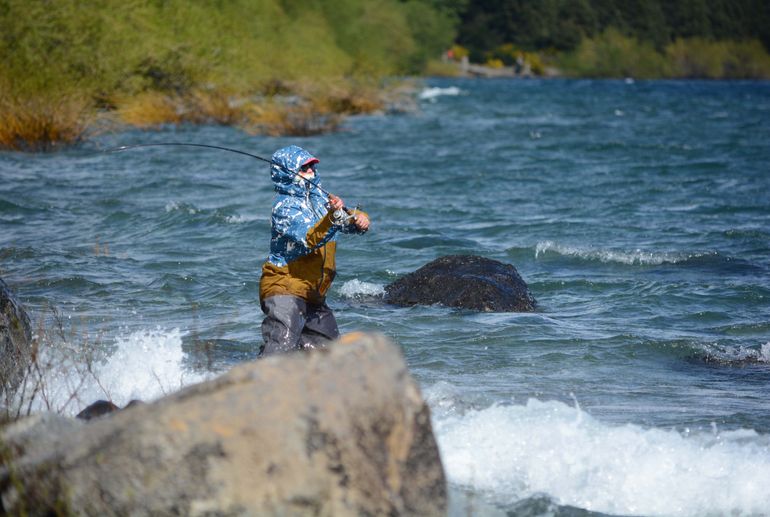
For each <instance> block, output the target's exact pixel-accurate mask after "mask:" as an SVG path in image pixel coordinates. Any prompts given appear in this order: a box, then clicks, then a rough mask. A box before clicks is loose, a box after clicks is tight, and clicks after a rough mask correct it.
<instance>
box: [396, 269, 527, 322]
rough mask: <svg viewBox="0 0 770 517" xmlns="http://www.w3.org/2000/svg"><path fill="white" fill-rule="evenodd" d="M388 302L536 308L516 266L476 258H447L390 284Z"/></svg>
mask: <svg viewBox="0 0 770 517" xmlns="http://www.w3.org/2000/svg"><path fill="white" fill-rule="evenodd" d="M385 301H386V302H388V303H392V304H394V305H402V306H408V305H432V304H435V303H440V304H442V305H446V306H448V307H460V308H463V309H471V310H476V311H485V312H531V311H534V310H535V305H536V302H535V298H534V297H533V296H532V294H531V293H530V292H529V288H528V287H527V284H526V283H525V282H524V280H522V278H521V276H519V273H518V271H516V268H515V267H513V266H512V265H510V264H504V263H503V262H498V261H496V260H490V259H487V258H484V257H479V256H476V255H447V256H445V257H439V258H437V259H436V260H434V261H433V262H429V263H428V264H426V265H424V266H423V267H421V268H420V269H418V270H417V271H415V272H414V273H409V274H408V275H406V276H404V277H402V278H399V279H398V280H396V281H395V282H393V283H392V284H389V285H387V286H386V287H385Z"/></svg>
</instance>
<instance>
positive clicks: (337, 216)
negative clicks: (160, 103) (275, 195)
mask: <svg viewBox="0 0 770 517" xmlns="http://www.w3.org/2000/svg"><path fill="white" fill-rule="evenodd" d="M160 146H185V147H205V148H207V149H218V150H220V151H227V152H230V153H236V154H242V155H244V156H248V157H250V158H254V159H256V160H260V161H263V162H266V163H269V164H270V165H276V166H277V167H280V168H281V169H282V170H283V171H285V172H288V173H289V174H291V175H292V176H293V177H294V178H299V179H301V180H302V181H304V182H305V183H306V184H307V185H309V186H311V187H315V188H317V189H318V190H320V191H321V192H323V193H324V194H326V195H327V197H328V196H334V194H332V193H331V192H329V191H328V190H326V189H324V188H322V187H321V186H320V185H316V184H315V183H313V182H312V181H310V180H309V179H307V178H305V177H303V176H302V175H301V174H300V173H298V172H296V171H293V170H291V169H289V168H287V167H285V166H283V165H281V164H280V163H276V162H274V161H273V160H268V159H267V158H263V157H261V156H257V155H256V154H252V153H247V152H246V151H241V150H239V149H232V148H230V147H222V146H220V145H210V144H194V143H190V142H157V143H149V144H133V145H122V146H120V147H115V148H113V149H107V150H106V151H105V152H108V153H118V152H121V151H128V150H129V149H136V148H139V147H160ZM334 197H337V196H334ZM342 210H344V212H345V213H346V214H347V215H348V217H343V216H342V215H341V214H337V213H335V219H337V220H339V221H342V220H344V219H346V220H347V221H350V220H352V219H353V218H354V217H355V215H356V212H358V210H359V207H358V206H356V208H355V209H354V210H353V211H352V212H351V211H350V209H348V208H347V207H345V206H343V207H342Z"/></svg>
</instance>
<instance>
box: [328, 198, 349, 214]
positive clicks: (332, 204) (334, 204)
mask: <svg viewBox="0 0 770 517" xmlns="http://www.w3.org/2000/svg"><path fill="white" fill-rule="evenodd" d="M344 207H345V203H343V202H342V199H340V198H338V197H337V196H335V195H334V194H329V211H330V212H334V211H335V210H340V209H342V208H344Z"/></svg>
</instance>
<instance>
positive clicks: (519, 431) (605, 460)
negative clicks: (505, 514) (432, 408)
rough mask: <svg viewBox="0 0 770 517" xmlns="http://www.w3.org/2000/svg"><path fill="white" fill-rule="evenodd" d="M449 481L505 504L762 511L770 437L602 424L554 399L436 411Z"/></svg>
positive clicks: (769, 495)
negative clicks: (546, 501) (538, 499)
mask: <svg viewBox="0 0 770 517" xmlns="http://www.w3.org/2000/svg"><path fill="white" fill-rule="evenodd" d="M434 420H435V422H434V429H435V431H436V434H437V437H438V442H439V448H440V450H441V456H442V459H443V462H444V466H445V468H446V471H447V475H448V477H449V480H450V481H451V482H452V483H454V484H458V485H461V486H469V487H472V488H473V489H475V490H479V491H482V492H484V493H487V494H490V497H491V499H493V500H495V501H496V502H497V503H498V504H502V505H510V504H513V503H515V502H516V501H520V500H523V499H527V498H530V497H535V496H538V495H542V494H547V495H548V496H549V497H551V498H553V500H554V501H556V502H557V503H558V504H560V505H570V506H575V507H578V508H583V509H587V510H591V511H598V512H607V513H613V514H632V515H668V516H698V515H761V514H763V513H764V512H765V511H766V510H767V508H770V492H768V491H767V490H766V489H765V487H764V480H765V479H770V477H769V476H770V437H768V436H765V435H759V434H757V433H756V432H755V431H753V430H737V431H728V432H718V430H716V428H715V429H714V430H712V431H707V432H703V433H689V432H684V433H680V432H678V431H676V430H663V429H645V428H642V427H639V426H636V425H630V424H629V425H623V426H611V425H607V424H604V423H602V422H600V421H598V420H596V419H594V418H593V417H591V416H590V415H589V414H587V413H585V412H583V411H581V410H580V409H579V408H574V407H570V406H568V405H566V404H563V403H560V402H556V401H550V402H541V401H538V400H534V399H532V400H529V401H528V402H527V403H526V404H525V405H523V406H522V405H494V406H492V407H488V408H486V409H482V410H478V411H475V410H471V411H468V412H467V413H465V414H463V415H450V416H448V417H446V418H440V417H436V416H434Z"/></svg>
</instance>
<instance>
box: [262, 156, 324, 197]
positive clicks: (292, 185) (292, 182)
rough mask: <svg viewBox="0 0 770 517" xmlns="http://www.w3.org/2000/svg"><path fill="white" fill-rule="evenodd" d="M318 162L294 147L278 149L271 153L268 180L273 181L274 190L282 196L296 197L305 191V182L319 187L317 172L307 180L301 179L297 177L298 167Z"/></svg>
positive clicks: (313, 157)
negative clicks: (293, 195)
mask: <svg viewBox="0 0 770 517" xmlns="http://www.w3.org/2000/svg"><path fill="white" fill-rule="evenodd" d="M319 161H320V160H319V159H318V158H316V157H315V156H313V155H312V154H310V153H309V152H307V151H306V150H304V149H303V148H301V147H299V146H296V145H290V146H288V147H283V148H281V149H278V150H277V151H276V152H275V153H273V157H272V162H273V163H272V164H271V165H270V179H272V180H273V184H274V185H275V190H276V191H277V192H280V193H282V194H295V195H296V194H302V193H303V192H304V191H305V188H306V186H305V183H306V182H309V183H312V184H313V185H317V186H320V185H321V181H320V179H319V177H318V171H316V173H315V176H314V177H313V178H311V179H309V180H304V179H301V178H300V177H299V176H298V175H297V174H298V173H299V170H300V167H302V166H303V165H306V164H308V163H318V162H319ZM313 190H317V189H313Z"/></svg>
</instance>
